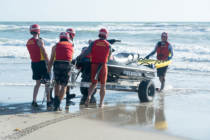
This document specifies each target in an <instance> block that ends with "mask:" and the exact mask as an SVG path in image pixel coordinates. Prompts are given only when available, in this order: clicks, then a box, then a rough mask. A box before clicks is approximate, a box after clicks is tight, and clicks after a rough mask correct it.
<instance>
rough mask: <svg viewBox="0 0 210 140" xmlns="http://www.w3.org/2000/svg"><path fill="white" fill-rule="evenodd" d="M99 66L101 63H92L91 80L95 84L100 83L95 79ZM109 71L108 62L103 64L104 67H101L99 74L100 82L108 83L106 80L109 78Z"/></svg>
mask: <svg viewBox="0 0 210 140" xmlns="http://www.w3.org/2000/svg"><path fill="white" fill-rule="evenodd" d="M98 66H99V64H91V81H92V83H93V84H97V83H98V80H95V79H94V78H95V75H96V72H97V69H98ZM107 71H108V68H107V66H106V64H103V65H102V68H101V72H100V74H99V76H98V77H99V78H100V83H101V84H105V83H106V80H107Z"/></svg>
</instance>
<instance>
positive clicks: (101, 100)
mask: <svg viewBox="0 0 210 140" xmlns="http://www.w3.org/2000/svg"><path fill="white" fill-rule="evenodd" d="M105 94H106V84H101V89H100V104H99V107H105V106H106V105H104V104H103V102H104V97H105Z"/></svg>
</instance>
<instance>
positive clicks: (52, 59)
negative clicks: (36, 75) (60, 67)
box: [47, 45, 56, 73]
mask: <svg viewBox="0 0 210 140" xmlns="http://www.w3.org/2000/svg"><path fill="white" fill-rule="evenodd" d="M55 48H56V45H55V46H53V48H52V52H51V57H50V62H49V64H48V68H47V73H49V72H50V71H51V68H52V65H53V61H54V58H55Z"/></svg>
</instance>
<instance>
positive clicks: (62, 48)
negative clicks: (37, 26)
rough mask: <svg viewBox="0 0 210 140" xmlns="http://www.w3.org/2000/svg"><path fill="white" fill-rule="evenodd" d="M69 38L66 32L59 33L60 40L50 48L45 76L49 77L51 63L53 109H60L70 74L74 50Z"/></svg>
mask: <svg viewBox="0 0 210 140" xmlns="http://www.w3.org/2000/svg"><path fill="white" fill-rule="evenodd" d="M69 39H70V36H69V34H68V33H66V32H62V33H61V34H60V42H58V43H57V44H56V45H55V46H53V48H52V52H51V58H50V62H49V65H48V69H47V72H48V74H47V75H46V77H49V73H50V70H51V68H52V65H53V72H54V76H55V82H56V83H55V109H54V111H62V109H61V108H60V104H61V101H62V100H63V97H64V95H65V93H66V88H67V84H68V82H69V78H70V75H71V61H72V56H73V52H74V50H73V45H72V43H70V42H69ZM53 62H54V63H53ZM60 86H61V89H60Z"/></svg>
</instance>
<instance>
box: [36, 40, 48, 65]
mask: <svg viewBox="0 0 210 140" xmlns="http://www.w3.org/2000/svg"><path fill="white" fill-rule="evenodd" d="M37 44H38V46H39V47H40V48H41V51H42V54H43V56H44V59H45V60H46V61H47V63H49V58H48V55H47V53H46V50H45V48H44V41H43V40H42V39H39V40H38V42H37Z"/></svg>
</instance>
